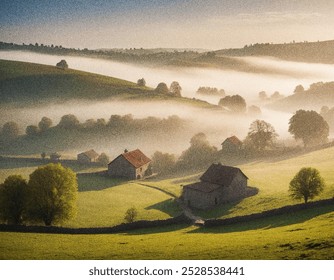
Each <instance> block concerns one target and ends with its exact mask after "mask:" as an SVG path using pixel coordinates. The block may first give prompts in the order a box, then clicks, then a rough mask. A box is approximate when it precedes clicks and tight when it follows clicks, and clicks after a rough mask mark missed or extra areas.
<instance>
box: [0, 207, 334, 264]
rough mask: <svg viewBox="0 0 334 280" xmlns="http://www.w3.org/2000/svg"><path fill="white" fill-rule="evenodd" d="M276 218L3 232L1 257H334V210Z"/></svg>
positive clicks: (1, 235)
mask: <svg viewBox="0 0 334 280" xmlns="http://www.w3.org/2000/svg"><path fill="white" fill-rule="evenodd" d="M332 211H333V208H332ZM276 220H282V217H278V218H277V219H276ZM272 222H273V221H272V220H270V219H267V220H265V221H262V223H259V224H254V223H250V224H242V225H237V226H227V227H224V228H214V229H211V230H210V229H208V230H202V229H197V228H196V227H187V228H182V227H175V226H174V227H166V228H163V229H155V230H152V229H150V230H141V231H133V232H129V233H124V234H110V235H56V234H51V235H50V234H23V233H0V240H1V243H0V248H1V250H0V258H1V259H334V236H333V234H332V233H333V229H334V212H331V213H327V214H323V215H319V216H316V217H314V218H312V219H310V220H307V221H305V222H300V223H297V224H292V225H286V226H281V227H275V226H272Z"/></svg>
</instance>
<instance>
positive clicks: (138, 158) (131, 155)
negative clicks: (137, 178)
mask: <svg viewBox="0 0 334 280" xmlns="http://www.w3.org/2000/svg"><path fill="white" fill-rule="evenodd" d="M121 156H123V157H124V158H125V159H126V160H127V161H128V162H130V163H131V164H132V165H133V166H134V167H135V168H139V167H141V166H143V165H145V164H147V163H149V162H151V159H149V158H148V157H147V156H145V155H144V154H143V152H142V151H141V150H139V149H137V150H134V151H131V152H126V153H123V154H122V155H121Z"/></svg>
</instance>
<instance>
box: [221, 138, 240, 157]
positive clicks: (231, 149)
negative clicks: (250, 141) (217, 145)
mask: <svg viewBox="0 0 334 280" xmlns="http://www.w3.org/2000/svg"><path fill="white" fill-rule="evenodd" d="M221 145H222V151H223V152H225V153H237V152H239V151H240V150H241V148H242V141H240V140H239V138H238V137H236V136H231V137H229V138H226V139H225V141H224V142H223V143H222V144H221Z"/></svg>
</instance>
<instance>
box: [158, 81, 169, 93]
mask: <svg viewBox="0 0 334 280" xmlns="http://www.w3.org/2000/svg"><path fill="white" fill-rule="evenodd" d="M155 91H156V92H157V93H161V94H168V92H169V90H168V87H167V85H166V84H165V83H159V84H158V85H157V87H156V89H155Z"/></svg>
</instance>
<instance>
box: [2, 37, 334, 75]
mask: <svg viewBox="0 0 334 280" xmlns="http://www.w3.org/2000/svg"><path fill="white" fill-rule="evenodd" d="M0 50H29V51H33V52H39V53H45V54H54V55H76V56H78V55H79V56H89V57H98V58H104V59H112V60H117V61H121V62H131V63H144V64H152V65H174V66H204V67H206V66H216V67H217V66H218V67H225V68H233V67H235V68H241V70H247V67H246V65H244V64H243V63H242V62H241V61H238V60H236V59H234V57H240V56H271V57H276V58H280V59H284V60H293V61H303V62H317V63H334V40H331V41H322V42H297V43H296V42H292V43H285V44H271V43H261V44H259V43H257V44H250V45H245V46H244V47H243V48H239V49H222V50H217V51H209V52H202V51H200V52H199V51H198V50H192V49H189V50H186V49H185V50H181V51H180V50H174V51H172V50H171V49H166V50H165V49H163V48H162V49H157V50H155V51H153V50H151V49H147V50H146V49H143V48H139V49H138V48H137V49H136V48H131V49H99V50H90V49H87V48H84V49H79V48H77V49H76V48H66V47H64V46H61V45H53V44H43V43H30V44H24V43H23V44H22V45H20V44H14V43H6V42H0Z"/></svg>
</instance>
